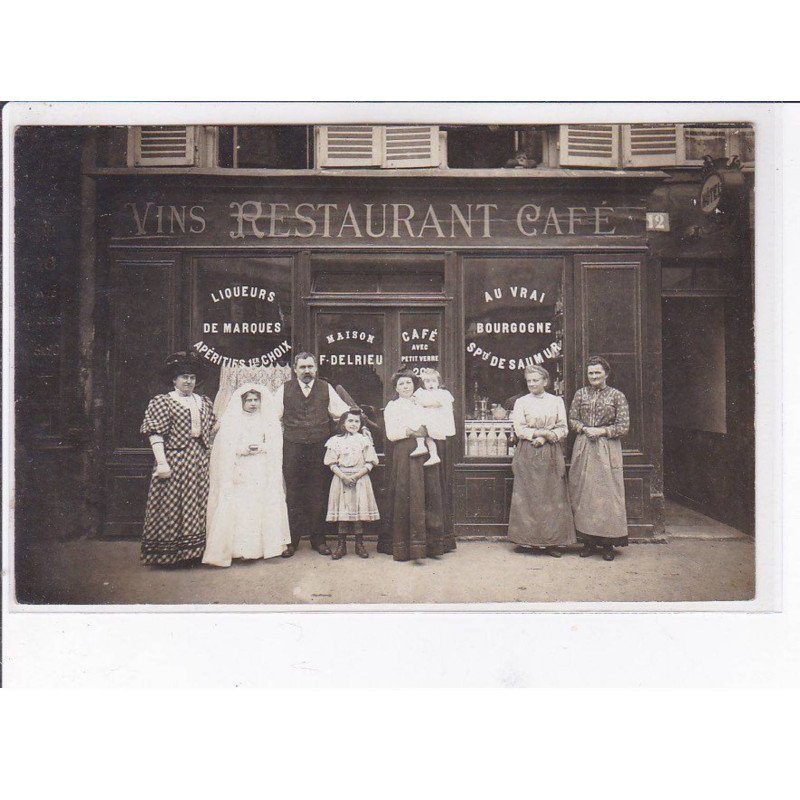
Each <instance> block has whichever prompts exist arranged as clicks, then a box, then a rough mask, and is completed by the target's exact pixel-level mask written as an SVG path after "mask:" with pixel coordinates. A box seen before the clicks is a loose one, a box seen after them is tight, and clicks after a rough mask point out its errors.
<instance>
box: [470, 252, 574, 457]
mask: <svg viewBox="0 0 800 800" xmlns="http://www.w3.org/2000/svg"><path fill="white" fill-rule="evenodd" d="M562 285H563V262H562V260H561V259H558V258H468V259H465V262H464V324H465V330H464V338H465V341H464V346H465V353H464V367H465V369H464V376H465V383H464V386H465V394H466V397H465V417H466V419H465V422H464V426H465V427H464V455H465V456H466V457H468V458H475V457H478V458H501V459H503V458H508V457H510V456H511V455H513V444H512V438H511V421H510V419H509V416H510V411H511V409H512V408H513V406H514V401H515V400H516V399H517V398H518V397H521V396H522V395H524V394H525V393H526V392H527V388H526V386H525V380H524V368H525V366H527V365H533V364H539V365H541V366H543V367H545V368H546V369H547V370H548V372H549V373H550V376H551V380H552V385H551V387H550V388H549V389H548V391H550V392H553V393H555V394H559V395H563V394H564V363H563V347H564V303H563V288H562Z"/></svg>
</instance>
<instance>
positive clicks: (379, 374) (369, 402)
mask: <svg viewBox="0 0 800 800" xmlns="http://www.w3.org/2000/svg"><path fill="white" fill-rule="evenodd" d="M315 335H316V338H315V348H316V354H317V357H318V359H319V375H320V377H322V378H324V379H325V380H326V381H328V382H329V383H331V384H332V385H333V386H334V387H336V386H337V385H340V386H342V387H344V389H346V390H347V393H348V394H349V395H350V396H351V397H352V398H353V400H354V401H355V402H356V403H357V404H358V405H360V406H361V407H362V408H364V410H365V412H366V414H367V416H368V417H369V418H370V419H371V420H372V421H373V422H376V423H380V424H382V414H381V411H382V409H383V405H384V403H383V397H384V391H383V389H384V386H385V383H386V378H387V373H386V370H387V365H386V363H385V360H384V315H383V314H368V313H359V312H352V311H345V312H342V313H333V312H319V313H317V315H316V325H315ZM372 433H373V438H374V439H375V445H376V446H377V447H378V448H379V450H381V451H382V450H383V439H382V437H381V436H380V435H379V432H378V431H376V430H373V432H372Z"/></svg>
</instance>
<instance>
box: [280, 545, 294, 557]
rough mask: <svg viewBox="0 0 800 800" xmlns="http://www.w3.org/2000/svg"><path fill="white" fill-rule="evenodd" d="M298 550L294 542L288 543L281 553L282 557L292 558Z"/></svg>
mask: <svg viewBox="0 0 800 800" xmlns="http://www.w3.org/2000/svg"><path fill="white" fill-rule="evenodd" d="M296 552H297V548H296V547H295V546H294V545H293V544H287V545H286V549H285V550H284V551H283V552H282V553H281V558H291V557H292V556H293V555H294V554H295V553H296Z"/></svg>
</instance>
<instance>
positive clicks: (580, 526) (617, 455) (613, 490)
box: [569, 433, 628, 545]
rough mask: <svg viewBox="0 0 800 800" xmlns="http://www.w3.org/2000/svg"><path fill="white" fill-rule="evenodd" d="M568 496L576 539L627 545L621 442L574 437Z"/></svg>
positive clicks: (603, 438)
mask: <svg viewBox="0 0 800 800" xmlns="http://www.w3.org/2000/svg"><path fill="white" fill-rule="evenodd" d="M569 494H570V499H571V500H572V513H573V516H574V518H575V528H576V529H577V531H578V538H579V539H581V540H583V541H589V542H592V543H594V544H614V545H627V544H628V519H627V515H626V513H625V483H624V482H623V475H622V443H621V442H620V440H619V439H608V438H606V437H605V436H602V437H600V438H599V439H596V440H595V441H593V442H592V441H590V440H589V439H588V438H587V437H586V435H585V434H583V433H581V434H578V438H577V439H576V440H575V447H574V448H573V450H572V464H571V465H570V469H569Z"/></svg>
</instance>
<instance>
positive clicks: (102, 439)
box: [4, 104, 759, 610]
mask: <svg viewBox="0 0 800 800" xmlns="http://www.w3.org/2000/svg"><path fill="white" fill-rule="evenodd" d="M100 105H102V104H100ZM600 110H601V109H600V108H599V107H598V116H597V121H596V122H574V121H571V120H570V118H569V117H565V118H564V119H563V120H562V121H560V122H558V123H553V122H551V121H547V122H546V123H542V122H537V121H536V120H535V119H530V118H528V117H527V116H526V115H525V114H520V120H519V122H518V123H514V124H510V123H508V122H507V121H503V122H502V123H498V124H487V123H486V122H485V121H481V122H475V123H471V124H469V123H463V122H459V123H457V124H454V123H449V122H447V119H446V115H443V117H442V120H441V122H440V123H439V124H421V123H420V122H418V121H415V119H414V114H413V113H412V109H411V108H410V109H409V118H408V120H407V121H406V122H404V123H403V124H399V123H398V122H397V121H395V120H389V121H386V120H381V119H380V118H377V119H375V120H374V121H371V122H370V123H369V124H366V123H364V122H363V121H359V122H358V123H347V122H342V121H341V120H337V121H331V120H330V119H328V118H326V114H325V108H324V106H321V107H320V108H319V109H318V117H317V121H316V122H315V123H314V124H290V123H288V122H284V121H278V122H276V121H275V120H273V119H271V118H270V114H269V109H268V108H267V107H265V108H264V110H263V113H262V121H261V122H258V121H253V119H252V117H251V118H249V119H247V120H246V121H243V122H242V124H238V123H235V122H234V123H232V122H231V121H230V118H229V115H228V114H225V115H221V118H220V119H217V120H215V119H214V118H213V116H209V117H208V118H207V119H206V120H204V122H203V123H202V124H197V123H196V122H192V123H191V124H187V123H186V122H185V121H182V115H181V114H179V113H175V114H174V116H173V117H172V118H170V115H169V105H168V104H167V106H166V109H164V108H162V109H161V113H160V116H159V120H158V122H157V124H156V123H154V124H127V125H123V124H119V123H116V122H115V123H114V124H110V123H109V124H95V123H92V124H59V125H55V124H47V125H45V124H33V123H31V124H19V125H16V127H15V128H14V130H13V132H12V136H11V137H10V141H7V142H6V143H5V144H4V146H7V147H9V148H10V150H11V158H12V164H13V220H12V221H11V222H12V224H13V265H12V269H10V270H8V271H7V273H6V275H5V280H6V281H7V282H8V285H10V287H11V295H10V296H11V297H13V308H12V309H10V311H13V315H14V319H13V322H14V328H13V331H14V341H13V352H14V364H13V367H14V386H13V391H14V394H13V413H14V415H15V418H14V431H15V442H14V447H15V450H14V504H15V505H14V529H13V534H12V545H13V576H12V577H13V591H14V597H15V599H16V603H17V604H19V605H23V606H56V605H57V606H69V607H73V606H74V607H77V606H127V605H153V606H156V605H158V606H161V605H167V606H187V607H188V606H193V607H197V606H201V607H202V606H211V605H234V606H264V607H273V608H276V607H281V606H289V607H292V608H293V609H294V610H298V609H302V608H311V607H316V606H323V607H326V606H332V605H337V606H338V605H346V606H353V607H355V606H365V607H376V606H393V605H408V604H412V605H425V606H428V605H437V604H514V605H517V606H518V607H519V608H520V609H523V608H525V606H526V604H530V603H543V602H544V603H552V604H558V603H586V604H592V603H612V602H613V603H631V604H633V605H632V606H631V608H632V609H635V604H637V603H642V602H657V601H660V602H692V603H702V602H710V601H720V602H721V601H750V600H753V599H754V598H755V597H756V590H757V588H758V587H757V586H756V566H755V538H756V535H757V532H756V525H755V411H754V407H755V405H754V404H755V374H756V371H755V352H754V303H755V256H754V253H755V249H754V248H755V218H756V213H757V212H756V207H755V206H756V201H755V192H754V182H755V170H756V155H755V154H756V143H757V142H758V141H759V130H758V126H757V125H756V124H754V123H753V121H752V120H749V121H748V120H747V119H737V118H736V117H735V112H736V107H728V108H727V111H729V112H730V116H729V118H728V119H727V120H725V121H720V120H719V119H714V120H708V119H704V118H703V117H702V116H700V117H699V118H696V119H692V118H684V119H682V120H680V121H675V120H669V115H668V114H666V115H665V118H666V120H667V121H663V120H659V119H658V118H657V117H656V118H655V119H653V118H652V116H653V108H652V107H650V108H648V111H649V113H648V114H647V115H646V116H644V115H643V118H642V119H641V121H637V122H622V121H610V122H609V121H607V119H606V117H607V114H601V113H599V112H600ZM655 111H656V112H657V111H658V109H657V108H656V109H655ZM223 116H224V118H222V117H223ZM165 117H166V121H165ZM353 117H354V118H357V115H355V114H354V115H353ZM359 119H360V117H359ZM134 121H136V122H138V120H132V122H134ZM245 123H246V124H245ZM487 607H490V606H487Z"/></svg>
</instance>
